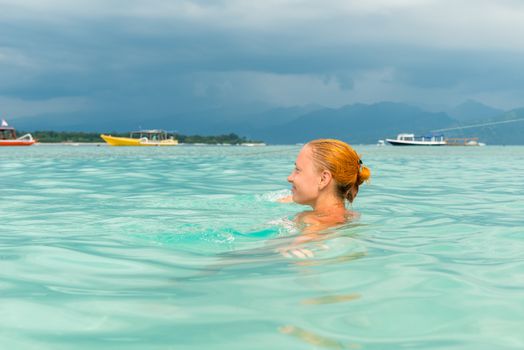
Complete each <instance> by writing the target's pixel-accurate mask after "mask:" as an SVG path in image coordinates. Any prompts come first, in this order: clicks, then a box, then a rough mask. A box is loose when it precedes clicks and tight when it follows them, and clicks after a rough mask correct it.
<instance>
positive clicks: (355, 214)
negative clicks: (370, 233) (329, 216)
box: [346, 210, 360, 221]
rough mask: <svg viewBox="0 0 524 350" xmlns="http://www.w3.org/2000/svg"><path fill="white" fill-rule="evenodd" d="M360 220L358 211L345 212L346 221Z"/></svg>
mask: <svg viewBox="0 0 524 350" xmlns="http://www.w3.org/2000/svg"><path fill="white" fill-rule="evenodd" d="M358 219H360V213H359V212H358V211H354V210H347V211H346V220H347V221H353V220H358Z"/></svg>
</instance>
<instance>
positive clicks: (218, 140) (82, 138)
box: [17, 131, 261, 145]
mask: <svg viewBox="0 0 524 350" xmlns="http://www.w3.org/2000/svg"><path fill="white" fill-rule="evenodd" d="M26 133H27V131H19V132H17V134H18V135H24V134H26ZM31 134H32V135H33V137H34V138H35V139H37V140H38V142H42V143H55V142H58V143H60V142H86V143H95V142H104V140H102V139H101V138H100V134H99V133H94V132H80V131H33V132H31ZM109 134H110V135H112V136H119V137H129V133H128V132H126V133H121V132H112V133H109ZM173 136H174V138H175V139H176V140H178V142H180V143H204V144H232V145H238V144H242V143H259V142H261V141H253V140H248V139H246V138H245V137H242V136H239V135H237V134H235V133H230V134H224V135H214V136H202V135H183V134H178V133H175V134H173Z"/></svg>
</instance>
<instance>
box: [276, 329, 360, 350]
mask: <svg viewBox="0 0 524 350" xmlns="http://www.w3.org/2000/svg"><path fill="white" fill-rule="evenodd" d="M279 331H280V332H281V333H283V334H287V335H290V336H293V337H295V338H297V339H300V340H302V341H304V342H306V343H308V344H311V345H314V346H318V347H321V348H326V349H360V348H361V346H360V345H358V344H344V343H342V342H339V341H337V340H335V339H331V338H328V337H326V336H321V335H319V334H316V333H314V332H311V331H308V330H305V329H303V328H300V327H296V326H292V325H285V326H282V327H280V328H279Z"/></svg>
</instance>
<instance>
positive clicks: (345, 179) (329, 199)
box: [281, 139, 371, 257]
mask: <svg viewBox="0 0 524 350" xmlns="http://www.w3.org/2000/svg"><path fill="white" fill-rule="evenodd" d="M370 176H371V172H370V170H369V169H368V168H367V167H365V166H364V165H362V161H361V160H360V157H359V155H358V154H357V153H356V152H355V151H354V150H353V148H351V147H350V146H349V145H348V144H347V143H345V142H342V141H339V140H334V139H319V140H314V141H311V142H309V143H307V144H306V145H305V146H304V147H303V148H302V150H301V151H300V153H299V154H298V156H297V160H296V162H295V169H294V170H293V172H292V173H291V175H289V176H288V178H287V180H288V182H289V183H291V185H292V189H291V191H292V195H291V196H289V197H286V198H283V199H282V200H281V201H282V202H290V201H293V202H295V203H298V204H304V205H309V206H311V207H312V210H309V211H305V212H302V213H300V214H299V215H298V216H297V217H296V221H297V222H298V223H299V224H302V225H304V229H303V231H302V232H303V234H302V235H300V236H299V238H298V239H297V240H295V244H300V243H304V242H307V241H311V240H318V239H320V237H321V236H320V235H318V232H319V231H321V230H323V229H326V228H328V227H331V226H335V225H339V224H343V223H345V222H347V221H348V220H350V219H352V218H353V217H355V215H356V214H355V213H353V212H352V211H349V210H347V209H346V201H348V202H349V203H352V202H353V200H354V199H355V197H356V196H357V193H358V189H359V186H360V185H361V184H362V183H363V182H364V181H366V180H368V179H369V178H370ZM281 252H282V251H281ZM289 252H292V254H293V255H296V256H298V257H306V256H311V255H312V254H311V252H310V251H308V250H305V249H298V248H296V247H294V248H293V251H291V250H290V248H286V249H285V251H284V252H282V254H284V255H289V254H287V253H289ZM301 255H304V256H301Z"/></svg>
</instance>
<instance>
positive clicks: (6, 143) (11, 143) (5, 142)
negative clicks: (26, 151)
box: [0, 140, 36, 146]
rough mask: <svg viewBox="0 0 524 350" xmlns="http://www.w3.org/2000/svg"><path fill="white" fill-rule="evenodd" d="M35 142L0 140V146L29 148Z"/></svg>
mask: <svg viewBox="0 0 524 350" xmlns="http://www.w3.org/2000/svg"><path fill="white" fill-rule="evenodd" d="M35 142H36V141H35V140H27V141H26V140H0V146H31V145H33V144H34V143H35Z"/></svg>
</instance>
